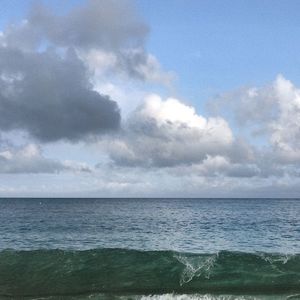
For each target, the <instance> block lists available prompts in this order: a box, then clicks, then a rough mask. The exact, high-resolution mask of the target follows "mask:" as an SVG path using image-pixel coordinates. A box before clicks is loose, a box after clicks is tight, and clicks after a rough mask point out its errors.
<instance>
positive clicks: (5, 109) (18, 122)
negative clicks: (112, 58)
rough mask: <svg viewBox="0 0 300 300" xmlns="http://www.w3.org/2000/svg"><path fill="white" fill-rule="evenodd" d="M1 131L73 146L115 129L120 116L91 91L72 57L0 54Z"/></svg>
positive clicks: (83, 70)
mask: <svg viewBox="0 0 300 300" xmlns="http://www.w3.org/2000/svg"><path fill="white" fill-rule="evenodd" d="M0 88H1V89H0V129H2V130H12V129H23V130H25V131H27V132H28V133H29V134H31V135H32V136H33V137H35V138H37V139H39V140H40V141H45V142H49V141H56V140H59V139H65V140H71V141H76V140H78V139H84V138H86V137H88V136H90V135H97V134H100V133H103V132H106V131H108V130H113V129H117V128H118V127H119V122H120V113H119V109H118V106H117V104H116V103H115V102H114V101H112V100H111V99H110V98H109V97H108V96H104V95H101V94H99V93H97V92H95V91H93V90H92V88H91V86H90V84H89V80H88V72H87V70H86V68H85V66H84V64H83V63H82V61H80V60H79V59H78V58H77V56H76V54H75V53H74V52H72V51H68V52H67V53H66V54H65V55H64V56H63V57H62V56H59V55H58V54H56V53H55V52H53V51H46V52H42V53H31V52H30V53H26V52H22V51H21V50H18V49H11V48H0Z"/></svg>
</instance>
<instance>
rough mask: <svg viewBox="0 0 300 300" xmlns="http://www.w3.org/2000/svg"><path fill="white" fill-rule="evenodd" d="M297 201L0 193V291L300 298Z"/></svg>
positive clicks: (7, 294)
mask: <svg viewBox="0 0 300 300" xmlns="http://www.w3.org/2000/svg"><path fill="white" fill-rule="evenodd" d="M299 216H300V200H297V199H1V200H0V297H1V298H3V299H7V298H9V299H11V298H18V299H20V298H24V297H25V298H29V299H32V298H34V299H36V298H46V299H70V298H71V299H73V298H74V299H86V298H91V299H155V300H156V299H159V300H161V299H180V300H184V299H287V298H290V299H300V296H299V294H300V250H299V249H300V217H299Z"/></svg>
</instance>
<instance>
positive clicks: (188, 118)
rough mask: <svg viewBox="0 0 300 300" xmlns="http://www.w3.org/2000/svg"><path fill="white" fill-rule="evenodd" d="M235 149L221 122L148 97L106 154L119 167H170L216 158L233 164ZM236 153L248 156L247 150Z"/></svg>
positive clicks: (179, 104)
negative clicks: (225, 159) (224, 159)
mask: <svg viewBox="0 0 300 300" xmlns="http://www.w3.org/2000/svg"><path fill="white" fill-rule="evenodd" d="M236 147H239V146H238V145H237V143H236V140H235V138H234V136H233V133H232V130H231V129H230V127H229V125H228V123H227V122H226V121H225V120H224V119H222V118H217V117H215V118H205V117H203V116H201V115H198V114H197V113H196V111H195V109H194V108H193V107H191V106H188V105H185V104H183V103H182V102H180V101H179V100H178V99H175V98H168V99H166V100H162V99H161V98H160V97H159V96H157V95H150V96H148V97H147V99H146V100H145V102H144V104H143V105H141V106H140V107H138V108H137V109H136V111H135V112H133V114H132V115H131V116H130V117H129V118H128V120H127V122H126V124H125V126H124V131H123V132H122V135H121V136H120V137H119V138H118V139H114V140H112V141H110V142H109V146H108V151H109V154H110V157H111V159H112V160H113V161H114V162H115V163H116V164H118V165H125V166H144V167H149V166H150V167H172V166H177V165H191V164H195V163H201V162H203V161H204V160H206V159H208V157H215V156H218V155H223V156H226V157H228V159H233V160H235V159H236V158H235V157H234V155H232V154H233V153H234V149H235V148H236ZM239 150H240V152H241V154H240V155H244V156H249V153H247V151H248V148H247V149H243V148H242V147H239ZM242 152H243V153H242ZM247 159H248V158H247Z"/></svg>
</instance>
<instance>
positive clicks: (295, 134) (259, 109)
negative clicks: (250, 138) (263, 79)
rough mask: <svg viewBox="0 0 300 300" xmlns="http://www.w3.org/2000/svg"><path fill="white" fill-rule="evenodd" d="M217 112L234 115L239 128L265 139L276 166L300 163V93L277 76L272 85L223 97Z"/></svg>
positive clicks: (219, 101)
mask: <svg viewBox="0 0 300 300" xmlns="http://www.w3.org/2000/svg"><path fill="white" fill-rule="evenodd" d="M213 105H214V107H215V108H216V107H217V108H218V112H219V113H222V111H226V112H228V111H231V112H233V116H234V117H235V120H236V121H237V124H239V125H240V126H243V127H244V128H246V129H249V130H250V131H252V133H253V134H255V135H256V136H257V135H260V136H262V137H263V138H264V140H265V144H266V147H267V149H266V152H268V155H269V156H272V157H273V160H275V161H276V163H283V164H293V163H298V162H300V142H299V141H300V121H299V120H300V89H298V88H297V87H296V86H295V85H294V84H293V83H292V82H291V81H289V80H288V79H286V78H284V77H283V76H282V75H278V76H277V78H276V79H275V80H274V82H272V83H271V84H268V85H266V86H263V87H251V88H244V89H241V90H238V91H235V92H232V93H226V94H225V95H221V96H220V97H219V98H218V99H216V100H214V102H213Z"/></svg>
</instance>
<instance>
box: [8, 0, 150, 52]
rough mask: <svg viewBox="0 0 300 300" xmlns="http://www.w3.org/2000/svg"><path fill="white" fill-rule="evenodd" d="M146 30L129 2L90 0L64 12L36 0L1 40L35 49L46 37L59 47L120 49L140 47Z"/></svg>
mask: <svg viewBox="0 0 300 300" xmlns="http://www.w3.org/2000/svg"><path fill="white" fill-rule="evenodd" d="M147 33H148V28H147V26H146V25H145V24H144V22H143V21H142V20H140V18H139V17H138V15H137V14H136V12H135V9H134V7H133V5H132V2H131V1H127V0H124V1H121V2H120V1H117V0H97V1H95V0H89V1H86V3H84V4H83V5H78V6H75V7H74V8H73V9H72V10H71V11H69V12H68V13H67V14H64V15H58V14H54V13H53V12H52V11H51V10H50V9H49V8H47V7H46V6H44V5H43V4H42V3H41V2H38V3H35V5H33V6H32V7H31V10H30V12H29V15H28V16H27V18H26V19H24V20H23V22H21V23H20V24H11V25H10V26H8V27H7V28H6V30H5V31H4V42H5V44H6V45H7V46H10V47H17V48H26V49H36V48H38V47H40V46H41V44H42V42H43V39H46V40H47V41H48V43H51V44H53V45H58V46H61V47H75V48H79V49H91V48H101V49H107V50H113V51H119V50H120V49H122V48H132V47H137V46H140V45H141V44H142V43H143V41H144V39H145V37H146V35H147Z"/></svg>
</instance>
